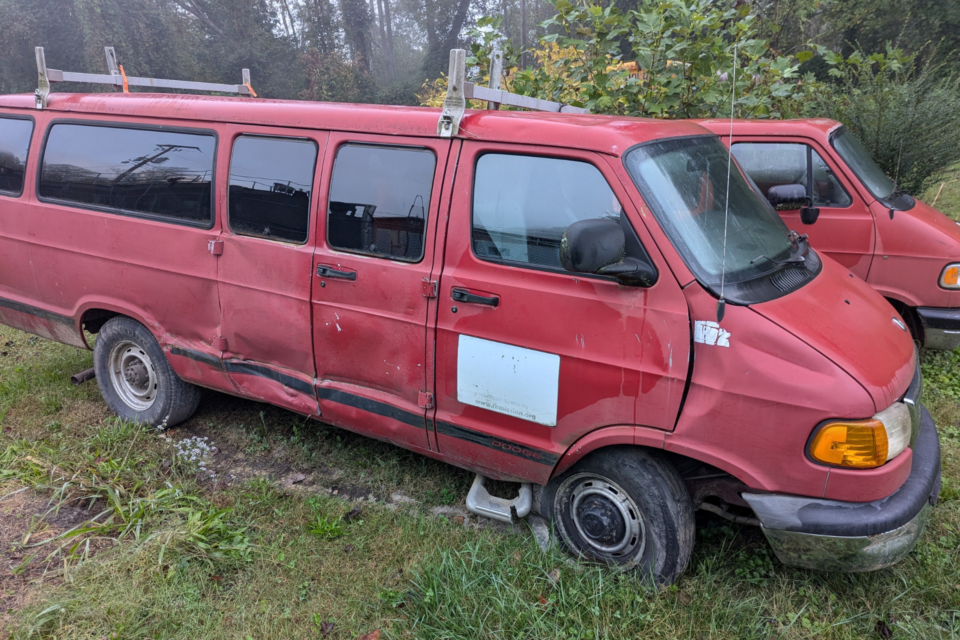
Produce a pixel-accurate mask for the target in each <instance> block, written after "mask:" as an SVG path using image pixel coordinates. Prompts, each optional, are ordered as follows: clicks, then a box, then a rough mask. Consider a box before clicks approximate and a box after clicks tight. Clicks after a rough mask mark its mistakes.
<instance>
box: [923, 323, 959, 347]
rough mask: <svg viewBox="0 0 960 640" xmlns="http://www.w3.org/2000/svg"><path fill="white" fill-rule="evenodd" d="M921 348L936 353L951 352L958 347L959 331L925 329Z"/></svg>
mask: <svg viewBox="0 0 960 640" xmlns="http://www.w3.org/2000/svg"><path fill="white" fill-rule="evenodd" d="M923 346H924V347H926V348H927V349H934V350H937V351H953V350H954V349H956V348H957V347H960V331H950V330H948V329H930V328H925V329H924V330H923Z"/></svg>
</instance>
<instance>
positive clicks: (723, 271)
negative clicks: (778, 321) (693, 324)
mask: <svg viewBox="0 0 960 640" xmlns="http://www.w3.org/2000/svg"><path fill="white" fill-rule="evenodd" d="M731 79H732V82H731V83H730V84H731V85H733V88H732V89H731V90H730V138H729V141H728V144H729V147H728V148H727V195H726V198H724V201H723V258H722V260H721V263H720V299H719V300H718V301H717V323H720V322H722V321H723V314H724V312H726V310H727V301H726V300H725V299H724V297H723V290H724V285H725V284H726V278H727V220H728V219H729V218H730V165H731V164H732V163H733V114H734V106H735V105H736V103H737V43H734V44H733V73H732V74H731Z"/></svg>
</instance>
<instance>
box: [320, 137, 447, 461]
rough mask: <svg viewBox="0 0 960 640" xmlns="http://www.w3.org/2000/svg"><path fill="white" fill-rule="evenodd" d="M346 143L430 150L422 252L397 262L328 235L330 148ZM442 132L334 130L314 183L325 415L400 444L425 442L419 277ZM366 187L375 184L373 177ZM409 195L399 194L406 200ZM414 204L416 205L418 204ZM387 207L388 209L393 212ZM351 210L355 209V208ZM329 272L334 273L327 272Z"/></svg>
mask: <svg viewBox="0 0 960 640" xmlns="http://www.w3.org/2000/svg"><path fill="white" fill-rule="evenodd" d="M347 143H352V144H357V143H359V144H367V145H389V146H392V147H396V146H405V147H412V148H415V149H424V148H426V149H429V150H430V151H432V153H433V154H434V156H435V158H436V164H435V170H434V177H433V182H432V185H431V189H430V201H429V203H426V204H427V206H426V207H425V213H426V222H425V230H424V235H423V259H422V260H420V261H418V262H401V261H398V260H392V259H390V258H387V257H379V256H373V255H365V254H361V253H351V252H347V251H342V250H338V249H336V248H334V247H333V246H331V243H330V242H329V239H328V237H327V216H329V215H330V213H329V210H328V201H329V199H330V196H329V191H330V181H331V176H332V173H333V170H334V165H335V158H336V157H337V153H338V151H339V150H340V149H341V147H342V146H343V145H345V144H347ZM450 147H451V142H450V141H449V140H437V139H435V138H404V137H398V136H391V137H386V136H371V135H350V134H343V133H332V134H331V136H330V139H329V142H328V144H327V149H326V155H325V158H324V162H323V166H324V170H323V174H322V175H323V177H322V180H321V181H320V188H319V189H318V190H317V191H316V194H317V201H318V202H319V203H320V206H321V210H322V211H323V215H321V216H318V220H317V223H316V224H317V229H316V232H317V248H316V253H315V256H314V265H313V274H312V278H313V287H312V294H311V295H312V308H313V344H314V351H315V354H316V366H317V378H318V389H317V391H318V396H319V400H320V409H321V412H322V415H323V418H324V420H327V421H330V422H331V423H333V424H337V425H343V426H347V427H350V425H353V426H352V428H353V429H355V430H357V431H360V432H361V433H366V434H368V435H371V436H373V437H377V438H381V439H385V440H389V441H391V442H395V443H396V444H399V445H400V446H403V447H407V448H414V449H420V448H428V447H429V440H428V437H427V430H426V411H427V410H426V407H422V406H421V403H420V396H421V392H422V391H429V389H428V386H427V374H426V371H427V345H426V332H427V310H428V305H429V301H430V300H431V299H430V298H428V297H426V296H425V295H424V293H425V289H424V280H425V279H426V280H429V276H430V272H431V269H432V267H433V247H434V241H435V237H436V234H437V218H438V212H439V210H440V206H441V194H442V192H443V188H442V185H443V178H444V175H445V169H446V167H447V157H448V154H449V150H450ZM370 189H371V191H372V192H374V193H376V192H375V189H376V186H375V185H371V186H370ZM413 204H414V203H404V208H406V207H411V209H412V206H413ZM418 206H419V205H418ZM394 213H395V212H394ZM357 220H359V218H357ZM331 274H332V275H331Z"/></svg>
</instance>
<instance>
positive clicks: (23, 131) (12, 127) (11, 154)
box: [0, 118, 33, 196]
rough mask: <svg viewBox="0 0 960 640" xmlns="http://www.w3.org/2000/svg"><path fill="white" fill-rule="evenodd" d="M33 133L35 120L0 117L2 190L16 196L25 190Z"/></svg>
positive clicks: (0, 175) (0, 183) (0, 187)
mask: <svg viewBox="0 0 960 640" xmlns="http://www.w3.org/2000/svg"><path fill="white" fill-rule="evenodd" d="M31 135H33V120H20V119H13V118H0V192H3V193H6V194H12V195H15V196H18V195H20V194H21V193H22V192H23V175H24V173H25V172H26V169H27V150H28V149H29V148H30V136H31Z"/></svg>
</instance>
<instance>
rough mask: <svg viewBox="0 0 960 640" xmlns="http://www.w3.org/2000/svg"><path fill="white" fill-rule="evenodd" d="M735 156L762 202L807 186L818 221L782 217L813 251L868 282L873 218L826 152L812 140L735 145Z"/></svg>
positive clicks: (789, 214)
mask: <svg viewBox="0 0 960 640" xmlns="http://www.w3.org/2000/svg"><path fill="white" fill-rule="evenodd" d="M727 142H728V143H729V140H727ZM733 155H734V157H735V158H736V159H737V162H738V163H740V166H741V167H742V168H743V170H744V171H745V172H746V173H747V175H749V176H750V178H751V179H752V180H753V181H754V183H756V185H757V187H758V188H759V189H760V192H761V193H762V194H763V195H764V196H767V193H768V192H769V191H770V189H771V188H773V187H776V186H778V185H787V184H800V185H803V187H804V189H805V191H806V194H807V197H808V198H810V201H811V203H812V205H813V206H814V207H818V208H819V209H820V217H819V218H818V220H817V221H816V222H815V223H814V224H811V225H805V224H803V223H802V222H801V220H800V210H799V209H789V210H784V211H780V212H779V213H780V217H781V218H783V221H784V222H785V223H786V224H787V226H788V227H790V228H791V229H793V230H795V231H796V232H797V233H806V234H807V235H809V236H810V244H811V245H813V247H814V248H815V249H817V250H819V251H822V252H823V253H826V254H827V255H828V256H830V257H831V258H833V259H834V260H836V261H837V262H839V263H840V264H842V265H843V266H844V267H846V268H847V269H850V271H852V272H853V273H855V274H856V275H858V276H860V277H861V278H863V279H866V278H867V275H868V274H869V273H870V265H871V263H872V262H873V251H874V246H875V245H876V233H875V230H874V220H873V215H872V214H871V213H870V208H869V207H868V206H867V204H866V203H865V202H864V201H863V200H862V199H861V198H860V195H859V194H858V193H857V191H856V189H854V188H853V185H852V184H850V183H849V181H848V180H847V179H846V176H844V175H843V174H842V172H840V171H838V170H837V168H836V167H834V166H832V165H831V164H830V162H831V161H830V160H828V158H829V157H830V156H829V155H828V154H826V153H824V152H823V149H820V148H819V147H816V146H815V145H813V144H812V141H809V140H802V139H792V138H782V137H778V138H769V139H766V138H759V137H749V138H735V139H734V141H733Z"/></svg>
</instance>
